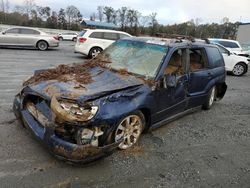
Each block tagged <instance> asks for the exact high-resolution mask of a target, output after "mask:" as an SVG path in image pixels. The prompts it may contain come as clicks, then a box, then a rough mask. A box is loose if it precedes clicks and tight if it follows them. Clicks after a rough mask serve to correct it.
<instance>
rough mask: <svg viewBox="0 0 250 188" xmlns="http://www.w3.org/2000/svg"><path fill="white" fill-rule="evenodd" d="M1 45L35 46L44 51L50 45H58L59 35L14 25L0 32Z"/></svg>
mask: <svg viewBox="0 0 250 188" xmlns="http://www.w3.org/2000/svg"><path fill="white" fill-rule="evenodd" d="M0 46H3V47H11V46H17V47H35V48H38V49H39V50H43V51H44V50H47V49H48V48H49V47H58V46H59V40H58V37H57V36H52V35H49V34H47V33H44V32H42V31H40V30H38V29H33V28H25V27H12V28H10V29H7V30H5V31H2V32H1V33H0Z"/></svg>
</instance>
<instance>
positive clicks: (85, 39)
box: [75, 29, 131, 58]
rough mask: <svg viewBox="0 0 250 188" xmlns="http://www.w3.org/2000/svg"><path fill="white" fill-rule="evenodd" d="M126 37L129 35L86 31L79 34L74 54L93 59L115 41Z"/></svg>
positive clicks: (112, 31)
mask: <svg viewBox="0 0 250 188" xmlns="http://www.w3.org/2000/svg"><path fill="white" fill-rule="evenodd" d="M127 37H131V35H130V34H128V33H125V32H122V31H115V30H104V29H86V30H83V31H81V32H80V33H79V36H78V39H77V43H76V45H75V52H77V53H81V54H83V55H87V56H89V57H91V58H93V57H96V56H97V55H98V54H99V53H100V52H101V51H103V50H104V49H106V48H107V47H108V46H109V45H110V44H112V43H113V42H115V41H116V40H119V39H123V38H127Z"/></svg>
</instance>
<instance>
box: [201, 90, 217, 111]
mask: <svg viewBox="0 0 250 188" xmlns="http://www.w3.org/2000/svg"><path fill="white" fill-rule="evenodd" d="M215 99H216V86H214V87H212V88H211V89H210V91H209V94H208V97H207V99H206V101H205V103H204V104H203V105H202V109H204V110H209V109H210V108H211V107H212V105H213V103H214V101H215Z"/></svg>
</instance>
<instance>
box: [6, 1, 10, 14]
mask: <svg viewBox="0 0 250 188" xmlns="http://www.w3.org/2000/svg"><path fill="white" fill-rule="evenodd" d="M9 10H10V2H9V0H5V12H6V13H8V12H9Z"/></svg>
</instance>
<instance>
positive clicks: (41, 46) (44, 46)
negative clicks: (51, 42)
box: [37, 41, 49, 51]
mask: <svg viewBox="0 0 250 188" xmlns="http://www.w3.org/2000/svg"><path fill="white" fill-rule="evenodd" d="M48 47H49V46H48V43H47V42H46V41H39V42H38V43H37V48H38V49H39V50H42V51H44V50H47V49H48Z"/></svg>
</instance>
